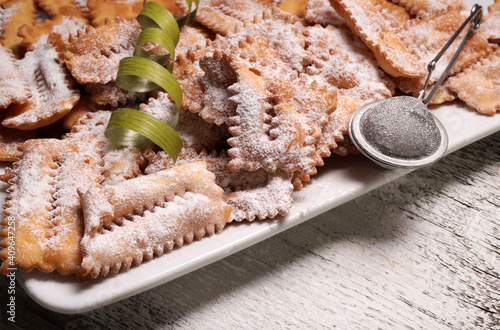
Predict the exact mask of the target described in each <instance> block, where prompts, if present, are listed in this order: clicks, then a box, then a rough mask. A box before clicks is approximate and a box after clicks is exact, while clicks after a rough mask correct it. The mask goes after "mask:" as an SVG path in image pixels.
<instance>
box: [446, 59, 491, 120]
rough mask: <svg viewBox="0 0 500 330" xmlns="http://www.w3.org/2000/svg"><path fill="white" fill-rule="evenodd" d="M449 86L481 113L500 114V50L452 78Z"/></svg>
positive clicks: (448, 83)
mask: <svg viewBox="0 0 500 330" xmlns="http://www.w3.org/2000/svg"><path fill="white" fill-rule="evenodd" d="M447 85H448V87H449V88H450V89H451V90H452V91H453V92H455V93H456V94H457V95H458V98H459V99H461V100H462V101H464V102H465V103H467V104H468V105H469V106H470V107H472V108H474V109H476V110H477V111H478V112H479V113H481V114H485V115H490V116H491V115H494V114H495V113H496V112H500V50H497V51H496V52H495V53H493V54H491V55H490V56H489V57H488V58H486V59H483V60H481V61H480V62H478V63H476V64H474V65H473V66H471V67H470V68H467V69H466V70H464V71H463V72H461V73H459V74H457V75H456V76H454V77H451V78H450V79H449V80H448V82H447Z"/></svg>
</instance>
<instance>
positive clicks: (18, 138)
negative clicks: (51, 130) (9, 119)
mask: <svg viewBox="0 0 500 330" xmlns="http://www.w3.org/2000/svg"><path fill="white" fill-rule="evenodd" d="M37 135H38V132H37V131H36V130H34V131H20V130H17V129H11V128H7V127H3V126H1V125H0V161H2V162H13V161H16V160H19V159H20V158H21V157H22V155H23V152H22V146H23V145H24V143H25V142H26V141H27V140H29V139H33V138H35V137H36V136H37Z"/></svg>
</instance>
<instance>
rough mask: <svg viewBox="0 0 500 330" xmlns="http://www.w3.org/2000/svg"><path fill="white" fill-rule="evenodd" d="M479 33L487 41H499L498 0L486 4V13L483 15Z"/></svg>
mask: <svg viewBox="0 0 500 330" xmlns="http://www.w3.org/2000/svg"><path fill="white" fill-rule="evenodd" d="M479 33H480V34H481V35H482V36H483V37H485V38H486V39H488V41H489V42H495V43H500V0H495V3H494V4H492V5H490V6H488V15H484V19H483V22H482V23H481V29H479Z"/></svg>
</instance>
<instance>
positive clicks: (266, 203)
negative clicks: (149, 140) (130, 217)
mask: <svg viewBox="0 0 500 330" xmlns="http://www.w3.org/2000/svg"><path fill="white" fill-rule="evenodd" d="M145 157H146V159H147V160H148V166H147V167H146V169H145V170H144V173H146V174H149V173H154V172H158V171H161V170H164V169H168V168H171V167H172V166H174V163H173V161H172V159H171V158H170V156H168V154H167V153H165V152H164V151H160V152H158V153H155V152H153V151H152V150H148V151H146V152H145ZM193 161H206V162H207V163H208V167H207V169H208V170H209V171H210V172H212V173H214V174H215V183H216V184H217V185H219V187H221V188H222V189H224V201H225V202H226V203H228V204H229V205H231V207H232V209H231V219H230V221H233V220H234V221H243V220H248V221H253V220H254V219H256V218H259V219H261V220H263V219H267V218H274V217H275V216H277V215H278V214H280V215H286V214H287V213H288V211H289V210H290V208H291V207H292V203H293V200H292V197H291V194H292V191H293V185H292V183H291V179H292V174H290V173H285V172H283V171H276V172H275V173H271V172H267V171H265V170H263V169H259V170H257V171H254V172H250V171H247V170H244V169H241V170H239V171H237V172H233V171H231V170H229V168H228V167H227V164H228V163H229V162H230V161H231V157H229V156H228V155H227V154H226V152H224V151H223V152H221V153H217V152H215V151H212V152H211V153H207V152H206V151H205V150H203V151H202V152H201V153H197V152H196V151H194V150H192V149H183V150H182V151H181V153H180V154H179V158H177V162H176V164H178V165H180V164H184V163H189V162H193Z"/></svg>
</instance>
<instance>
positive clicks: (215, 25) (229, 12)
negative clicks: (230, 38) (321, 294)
mask: <svg viewBox="0 0 500 330" xmlns="http://www.w3.org/2000/svg"><path fill="white" fill-rule="evenodd" d="M272 5H273V1H272V0H254V1H244V0H233V1H227V0H206V1H202V2H200V7H199V9H198V13H197V15H196V20H197V21H198V22H200V23H201V24H203V25H204V26H206V27H208V28H209V29H210V30H212V31H213V32H214V33H217V34H221V35H226V34H228V33H231V32H234V31H236V29H238V28H240V27H242V26H243V22H244V21H251V20H253V18H254V17H255V16H260V15H261V14H262V11H263V10H264V9H266V8H267V9H270V8H271V6H272Z"/></svg>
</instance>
